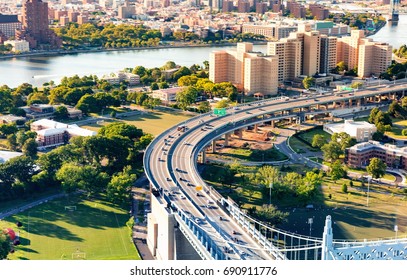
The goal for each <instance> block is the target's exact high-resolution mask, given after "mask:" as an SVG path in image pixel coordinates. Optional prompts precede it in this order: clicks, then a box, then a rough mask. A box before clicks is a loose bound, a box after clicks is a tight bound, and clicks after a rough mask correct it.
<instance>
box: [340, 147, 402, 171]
mask: <svg viewBox="0 0 407 280" xmlns="http://www.w3.org/2000/svg"><path fill="white" fill-rule="evenodd" d="M374 157H375V158H379V159H381V160H382V161H383V162H384V163H386V165H387V166H388V167H392V168H399V169H403V170H407V147H397V146H395V145H390V144H381V143H379V142H377V141H369V142H363V143H359V144H356V145H354V146H352V147H350V148H347V149H346V150H345V163H346V164H347V165H349V166H351V167H357V168H359V167H365V166H367V165H369V162H370V160H371V159H372V158H374Z"/></svg>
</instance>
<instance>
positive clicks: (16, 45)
mask: <svg viewBox="0 0 407 280" xmlns="http://www.w3.org/2000/svg"><path fill="white" fill-rule="evenodd" d="M4 45H11V46H12V47H13V49H12V51H13V52H29V51H30V44H29V43H28V42H27V41H25V40H9V41H4Z"/></svg>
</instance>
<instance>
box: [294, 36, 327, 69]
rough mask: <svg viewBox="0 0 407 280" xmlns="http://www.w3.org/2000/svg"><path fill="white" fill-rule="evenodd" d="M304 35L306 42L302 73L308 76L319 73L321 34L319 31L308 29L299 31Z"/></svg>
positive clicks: (303, 38)
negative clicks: (302, 31)
mask: <svg viewBox="0 0 407 280" xmlns="http://www.w3.org/2000/svg"><path fill="white" fill-rule="evenodd" d="M298 35H300V36H302V40H303V42H304V47H303V52H302V55H303V58H302V64H303V65H302V74H303V75H306V76H313V75H315V74H317V73H319V66H320V65H319V62H320V53H321V49H320V47H321V46H320V41H321V38H320V34H319V32H318V31H308V32H304V33H298Z"/></svg>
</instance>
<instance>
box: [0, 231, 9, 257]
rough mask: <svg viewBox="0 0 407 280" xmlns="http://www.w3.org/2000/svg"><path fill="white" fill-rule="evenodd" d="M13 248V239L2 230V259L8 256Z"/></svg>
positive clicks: (0, 254) (0, 241) (0, 240)
mask: <svg viewBox="0 0 407 280" xmlns="http://www.w3.org/2000/svg"><path fill="white" fill-rule="evenodd" d="M10 250H11V240H10V238H9V236H8V235H7V234H4V233H3V231H0V260H4V259H6V258H7V256H8V254H9V253H10Z"/></svg>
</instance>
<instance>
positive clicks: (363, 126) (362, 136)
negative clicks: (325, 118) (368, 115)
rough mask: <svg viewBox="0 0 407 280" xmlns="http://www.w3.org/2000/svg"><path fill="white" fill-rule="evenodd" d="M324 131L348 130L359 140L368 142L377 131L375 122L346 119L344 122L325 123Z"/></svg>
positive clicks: (331, 132) (332, 132) (330, 132)
mask: <svg viewBox="0 0 407 280" xmlns="http://www.w3.org/2000/svg"><path fill="white" fill-rule="evenodd" d="M324 131H326V132H328V133H329V134H334V133H340V132H346V133H347V134H349V135H350V136H351V137H352V138H355V139H356V141H357V142H366V141H369V140H371V139H372V136H373V134H374V133H375V132H376V131H377V128H376V126H375V125H374V124H371V123H368V122H355V121H353V120H345V122H344V123H330V124H325V125H324Z"/></svg>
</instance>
